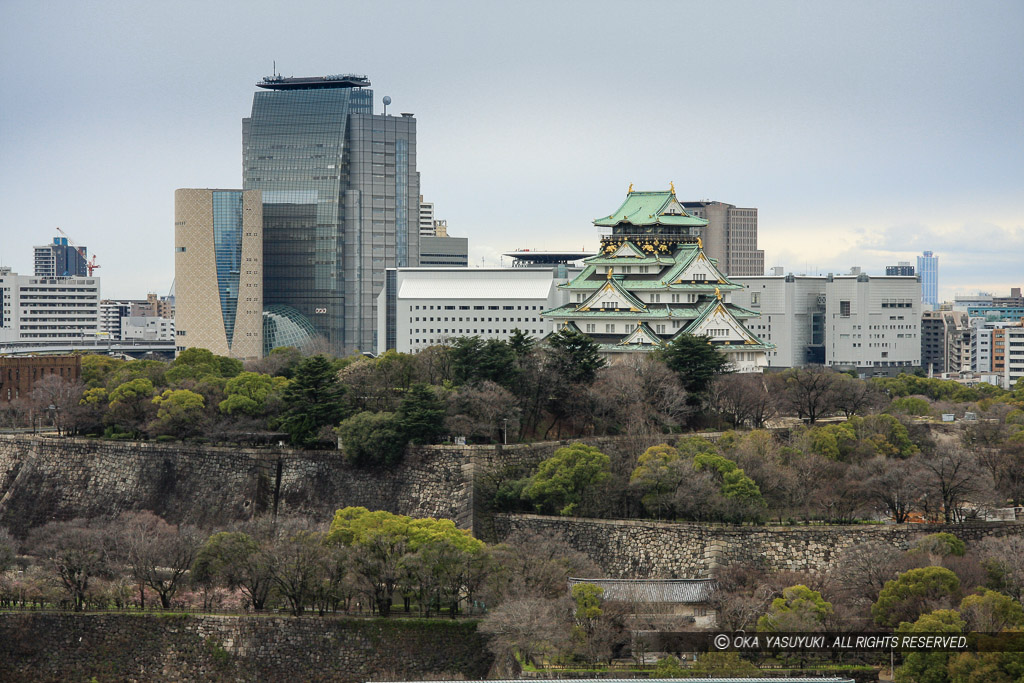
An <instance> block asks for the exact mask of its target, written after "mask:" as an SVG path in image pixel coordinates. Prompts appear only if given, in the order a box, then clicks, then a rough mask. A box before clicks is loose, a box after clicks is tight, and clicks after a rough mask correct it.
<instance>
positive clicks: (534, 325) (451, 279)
mask: <svg viewBox="0 0 1024 683" xmlns="http://www.w3.org/2000/svg"><path fill="white" fill-rule="evenodd" d="M579 272H580V269H579V268H567V267H565V266H560V267H559V266H556V267H554V268H391V269H388V271H387V280H386V285H385V287H384V289H383V290H382V291H381V293H380V296H379V297H378V299H377V330H378V334H377V348H376V351H377V353H383V352H384V351H386V350H388V349H395V350H397V351H400V352H403V353H410V352H416V351H421V350H422V349H425V348H427V347H428V346H432V345H434V344H440V343H442V342H444V341H446V340H449V339H452V338H454V337H472V336H478V337H481V338H482V339H509V338H510V337H511V336H512V333H513V332H514V331H515V330H516V329H519V330H521V331H522V332H524V333H526V334H527V335H529V336H531V337H533V338H535V339H540V338H542V337H544V336H545V335H546V334H548V333H549V332H551V331H553V330H554V324H553V323H552V322H551V321H549V320H544V319H543V318H541V316H540V314H541V311H543V310H545V309H549V308H555V307H557V306H560V305H562V304H564V303H565V302H566V301H567V299H568V293H567V292H565V291H562V290H559V289H558V285H560V284H562V283H564V282H567V281H568V280H569V278H571V277H573V276H574V275H576V274H577V273H579Z"/></svg>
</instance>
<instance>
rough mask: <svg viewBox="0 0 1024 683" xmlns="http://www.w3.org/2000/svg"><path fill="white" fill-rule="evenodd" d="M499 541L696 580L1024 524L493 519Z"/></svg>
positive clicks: (628, 574)
mask: <svg viewBox="0 0 1024 683" xmlns="http://www.w3.org/2000/svg"><path fill="white" fill-rule="evenodd" d="M494 528H495V533H496V535H497V538H498V539H499V540H503V539H505V538H508V537H509V536H510V535H512V534H514V533H517V532H518V533H544V534H554V535H557V536H560V537H561V538H563V539H564V540H565V542H566V543H567V544H568V545H569V546H570V547H572V548H574V549H576V550H578V551H580V552H582V553H584V554H585V555H587V556H588V557H590V559H592V560H593V561H594V562H595V563H596V564H597V565H598V566H599V567H600V568H601V569H602V570H603V572H604V575H605V576H610V577H620V578H699V577H707V576H709V575H711V574H712V573H713V572H714V571H715V569H717V568H719V567H724V566H728V565H731V564H743V565H748V566H760V567H764V568H765V569H769V570H773V571H781V570H790V571H808V572H824V571H828V570H829V569H832V568H834V567H836V566H837V563H838V562H839V561H840V559H841V557H842V555H843V553H844V552H845V551H847V550H850V549H855V548H857V547H863V546H864V545H865V544H868V543H871V542H878V543H884V544H888V545H892V546H894V547H896V548H900V549H906V548H909V547H910V546H911V545H912V544H913V543H914V542H915V541H916V540H917V539H919V538H921V537H922V536H924V535H926V534H931V533H936V532H939V531H947V532H950V533H952V534H955V535H956V536H958V537H959V538H961V539H963V540H964V541H966V542H967V543H968V544H971V543H977V542H979V541H981V540H982V539H984V538H988V537H995V536H1007V535H1015V536H1020V535H1024V524H1017V523H999V522H993V523H985V524H970V525H944V524H898V525H896V524H892V525H888V524H887V525H860V524H854V525H835V526H795V527H794V526H774V527H773V526H763V527H760V526H726V525H717V524H696V523H668V522H644V521H632V520H630V521H617V520H602V519H584V518H578V517H545V516H540V515H495V517H494Z"/></svg>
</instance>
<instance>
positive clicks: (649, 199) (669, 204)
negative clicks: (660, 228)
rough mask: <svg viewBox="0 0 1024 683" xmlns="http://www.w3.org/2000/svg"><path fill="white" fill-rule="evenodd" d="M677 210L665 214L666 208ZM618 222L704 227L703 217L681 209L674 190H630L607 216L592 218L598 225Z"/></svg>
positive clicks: (612, 224) (606, 225) (604, 225)
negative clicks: (673, 212) (675, 212)
mask: <svg viewBox="0 0 1024 683" xmlns="http://www.w3.org/2000/svg"><path fill="white" fill-rule="evenodd" d="M670 208H671V209H672V210H678V211H679V213H678V214H667V213H665V211H666V210H667V209H670ZM620 223H629V224H630V225H673V226H693V227H698V228H700V227H704V226H705V225H707V224H708V222H707V221H706V220H704V219H703V218H697V217H696V216H691V215H690V214H688V213H686V211H684V210H683V209H682V206H681V205H680V204H679V201H678V200H677V199H676V195H675V193H674V192H630V193H629V194H627V195H626V201H624V202H622V206H620V207H619V208H618V209H616V210H615V211H613V212H612V213H611V215H609V216H602V217H601V218H596V219H594V225H596V226H598V227H612V226H615V225H619V224H620Z"/></svg>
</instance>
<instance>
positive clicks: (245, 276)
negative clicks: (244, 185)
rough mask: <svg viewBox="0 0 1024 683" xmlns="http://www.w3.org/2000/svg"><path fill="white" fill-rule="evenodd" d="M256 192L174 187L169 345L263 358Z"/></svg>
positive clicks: (259, 205)
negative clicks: (172, 305) (171, 335)
mask: <svg viewBox="0 0 1024 683" xmlns="http://www.w3.org/2000/svg"><path fill="white" fill-rule="evenodd" d="M262 211H263V202H262V200H261V198H260V193H259V191H255V192H244V191H242V190H201V189H199V190H197V189H181V190H175V191H174V281H175V308H176V311H175V350H176V351H178V352H181V351H184V350H185V349H186V348H189V347H198V348H203V349H208V350H210V351H212V352H214V353H216V354H217V355H220V356H232V357H234V358H260V357H262V356H263V294H262V292H263V268H262V266H261V262H262V260H263V253H262V251H263V250H262V245H261V234H262V219H261V214H262Z"/></svg>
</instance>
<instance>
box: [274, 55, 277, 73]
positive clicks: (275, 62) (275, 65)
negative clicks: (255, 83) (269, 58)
mask: <svg viewBox="0 0 1024 683" xmlns="http://www.w3.org/2000/svg"><path fill="white" fill-rule="evenodd" d="M274 75H275V76H276V75H277V60H276V59H275V60H274Z"/></svg>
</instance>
